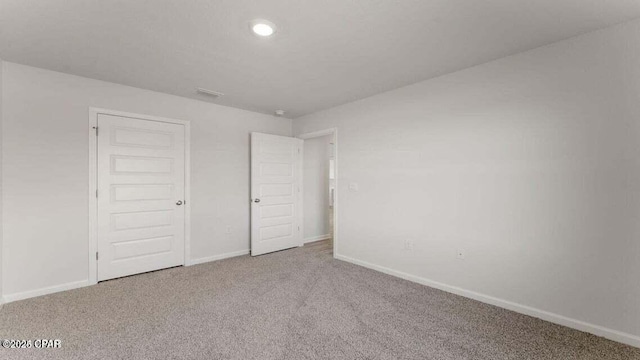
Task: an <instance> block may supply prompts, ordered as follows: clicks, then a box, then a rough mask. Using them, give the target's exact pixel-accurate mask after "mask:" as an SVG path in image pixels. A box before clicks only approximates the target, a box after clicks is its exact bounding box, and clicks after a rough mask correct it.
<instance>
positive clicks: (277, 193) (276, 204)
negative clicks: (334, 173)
mask: <svg viewBox="0 0 640 360" xmlns="http://www.w3.org/2000/svg"><path fill="white" fill-rule="evenodd" d="M301 148H302V140H300V139H295V138H290V137H285V136H276V135H269V134H261V133H252V134H251V255H253V256H255V255H261V254H265V253H269V252H273V251H278V250H283V249H288V248H291V247H296V246H301V245H302V236H301V232H300V219H299V210H300V206H299V199H300V193H299V191H300V169H301V165H302V164H301V159H302V156H301V154H300V151H301Z"/></svg>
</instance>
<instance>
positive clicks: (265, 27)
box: [251, 20, 276, 37]
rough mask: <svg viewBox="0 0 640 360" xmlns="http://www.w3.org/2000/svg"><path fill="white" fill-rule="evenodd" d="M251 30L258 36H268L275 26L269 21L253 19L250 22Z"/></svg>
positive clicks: (274, 29)
mask: <svg viewBox="0 0 640 360" xmlns="http://www.w3.org/2000/svg"><path fill="white" fill-rule="evenodd" d="M251 31H253V33H254V34H256V35H258V36H262V37H268V36H271V35H273V33H275V32H276V26H275V24H274V23H272V22H271V21H267V20H254V21H252V22H251Z"/></svg>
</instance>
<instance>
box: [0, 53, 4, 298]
mask: <svg viewBox="0 0 640 360" xmlns="http://www.w3.org/2000/svg"><path fill="white" fill-rule="evenodd" d="M3 69H4V62H3V61H2V59H0V305H2V303H3V302H4V301H3V298H2V294H3V291H2V267H3V266H2V264H3V263H4V260H3V251H2V248H3V245H2V244H3V240H2V239H3V238H2V233H3V224H4V222H3V218H2V208H3V201H2V163H3V162H2V88H3V84H4V82H3V81H2V73H3V72H4V70H3Z"/></svg>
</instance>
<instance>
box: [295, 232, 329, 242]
mask: <svg viewBox="0 0 640 360" xmlns="http://www.w3.org/2000/svg"><path fill="white" fill-rule="evenodd" d="M327 239H331V234H324V235H318V236H313V237H308V238H305V239H304V240H302V242H304V243H305V244H306V243H310V242H314V241H320V240H327Z"/></svg>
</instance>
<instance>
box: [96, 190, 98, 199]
mask: <svg viewBox="0 0 640 360" xmlns="http://www.w3.org/2000/svg"><path fill="white" fill-rule="evenodd" d="M97 197H98V189H96V198H97Z"/></svg>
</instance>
